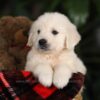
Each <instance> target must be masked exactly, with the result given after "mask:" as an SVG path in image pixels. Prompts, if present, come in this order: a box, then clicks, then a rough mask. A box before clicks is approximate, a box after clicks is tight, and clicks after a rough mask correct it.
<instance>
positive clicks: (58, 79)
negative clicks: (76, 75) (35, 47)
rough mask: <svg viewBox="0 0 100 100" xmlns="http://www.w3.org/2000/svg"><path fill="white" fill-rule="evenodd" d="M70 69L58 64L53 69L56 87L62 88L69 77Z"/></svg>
mask: <svg viewBox="0 0 100 100" xmlns="http://www.w3.org/2000/svg"><path fill="white" fill-rule="evenodd" d="M71 75H72V73H71V70H70V69H69V68H67V66H65V65H62V64H61V65H58V66H56V67H55V69H54V77H53V83H54V85H55V86H56V87H57V88H64V87H65V86H66V85H67V83H68V81H69V79H70V78H71Z"/></svg>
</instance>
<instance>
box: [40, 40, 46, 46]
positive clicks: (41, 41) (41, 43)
mask: <svg viewBox="0 0 100 100" xmlns="http://www.w3.org/2000/svg"><path fill="white" fill-rule="evenodd" d="M46 44H47V40H46V39H40V40H39V45H40V46H45V45H46Z"/></svg>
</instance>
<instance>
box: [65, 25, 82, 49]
mask: <svg viewBox="0 0 100 100" xmlns="http://www.w3.org/2000/svg"><path fill="white" fill-rule="evenodd" d="M80 39H81V36H80V35H79V33H78V31H77V29H76V27H75V25H73V24H71V25H70V26H69V27H68V30H67V33H66V43H65V44H66V48H67V49H74V47H75V46H76V45H77V44H78V42H79V41H80Z"/></svg>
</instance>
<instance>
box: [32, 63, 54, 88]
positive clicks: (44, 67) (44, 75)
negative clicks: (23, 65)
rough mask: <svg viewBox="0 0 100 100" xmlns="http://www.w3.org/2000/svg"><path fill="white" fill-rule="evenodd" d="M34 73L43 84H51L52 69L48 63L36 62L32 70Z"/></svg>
mask: <svg viewBox="0 0 100 100" xmlns="http://www.w3.org/2000/svg"><path fill="white" fill-rule="evenodd" d="M33 73H34V75H35V76H36V77H37V78H38V80H39V82H40V83H41V84H43V85H44V86H51V84H52V76H53V70H52V68H51V66H49V64H38V65H37V66H35V68H34V70H33Z"/></svg>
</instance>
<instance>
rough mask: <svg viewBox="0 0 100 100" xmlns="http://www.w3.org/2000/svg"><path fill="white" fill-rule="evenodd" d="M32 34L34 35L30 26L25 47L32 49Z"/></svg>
mask: <svg viewBox="0 0 100 100" xmlns="http://www.w3.org/2000/svg"><path fill="white" fill-rule="evenodd" d="M33 34H34V33H33V25H32V26H31V28H30V31H29V36H28V42H27V46H29V47H32V45H33Z"/></svg>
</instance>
